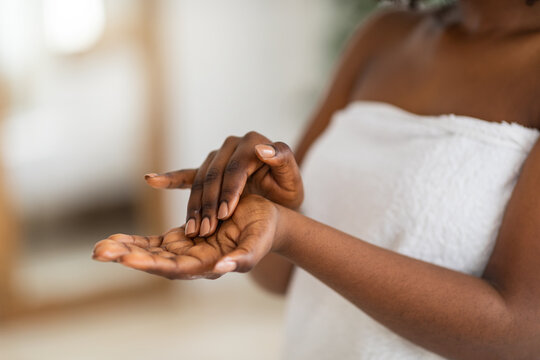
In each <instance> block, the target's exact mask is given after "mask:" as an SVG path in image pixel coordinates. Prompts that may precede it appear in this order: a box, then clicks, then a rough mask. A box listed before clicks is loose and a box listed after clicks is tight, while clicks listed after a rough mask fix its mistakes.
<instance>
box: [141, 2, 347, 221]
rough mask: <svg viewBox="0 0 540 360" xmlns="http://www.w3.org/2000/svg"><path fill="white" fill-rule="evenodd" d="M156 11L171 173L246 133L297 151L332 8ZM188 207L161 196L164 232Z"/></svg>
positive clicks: (323, 73)
mask: <svg viewBox="0 0 540 360" xmlns="http://www.w3.org/2000/svg"><path fill="white" fill-rule="evenodd" d="M162 11H163V23H162V29H161V31H162V34H163V35H162V39H161V40H162V45H161V46H162V51H163V57H164V59H165V62H166V64H165V73H166V74H167V78H166V81H167V83H166V86H167V94H168V95H167V97H168V98H167V103H168V108H167V117H168V119H167V120H168V121H167V123H168V129H167V131H166V133H167V135H166V136H167V162H166V163H167V164H168V168H169V169H176V168H184V167H197V166H198V165H200V163H202V161H203V160H204V158H205V157H206V155H207V154H208V153H209V152H210V151H211V150H213V149H215V148H218V147H219V146H220V145H221V143H222V142H223V140H224V139H225V138H226V136H228V135H243V134H244V133H246V132H247V131H249V130H256V131H258V132H260V133H262V134H264V135H266V136H267V137H269V138H270V139H271V140H273V141H285V142H287V143H289V144H291V145H294V144H295V143H296V141H297V139H298V137H299V134H300V132H301V129H302V128H303V126H304V124H305V121H306V120H307V118H308V116H309V114H310V112H311V111H312V110H313V108H314V106H315V104H316V102H317V100H318V97H319V96H320V94H321V93H322V92H323V90H324V84H325V83H326V81H327V76H328V68H329V66H328V63H329V56H328V48H329V39H330V36H331V35H332V31H331V27H332V21H333V20H334V16H335V11H336V10H335V8H334V5H333V4H332V2H331V1H325V0H274V1H262V0H255V1H254V0H227V1H223V0H205V1H201V0H182V1H175V0H166V1H164V2H163V8H162ZM150 170H154V169H150ZM157 170H158V171H161V170H165V169H157ZM186 204H187V193H176V194H174V195H173V194H170V195H169V194H167V209H168V212H167V213H168V218H167V222H168V225H169V226H171V227H172V226H178V225H179V224H181V223H182V224H183V221H184V218H185V207H186Z"/></svg>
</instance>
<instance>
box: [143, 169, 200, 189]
mask: <svg viewBox="0 0 540 360" xmlns="http://www.w3.org/2000/svg"><path fill="white" fill-rule="evenodd" d="M196 174H197V169H184V170H177V171H171V172H166V173H164V174H156V173H150V174H146V175H144V179H145V180H146V182H147V183H148V185H150V186H152V187H153V188H156V189H189V188H191V185H193V181H194V179H195V175H196Z"/></svg>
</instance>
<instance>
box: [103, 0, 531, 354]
mask: <svg viewBox="0 0 540 360" xmlns="http://www.w3.org/2000/svg"><path fill="white" fill-rule="evenodd" d="M539 69H540V6H539V4H536V6H533V7H529V6H527V5H525V4H524V3H523V2H521V1H511V0H489V1H488V0H463V1H461V2H459V3H458V4H457V5H454V6H453V7H451V8H449V9H446V10H444V11H438V12H432V13H411V12H405V11H392V12H387V13H383V14H379V15H378V16H375V17H374V18H372V19H371V20H370V21H368V23H367V24H365V25H364V26H363V28H362V29H360V30H359V32H358V33H357V34H356V36H355V38H354V39H353V40H352V42H351V46H350V47H349V48H348V50H347V51H346V53H345V55H344V57H343V59H342V61H341V64H340V66H339V67H338V71H337V73H336V77H335V79H334V81H333V83H332V85H331V87H330V91H329V92H328V95H327V97H326V99H325V101H324V102H323V103H322V105H321V107H320V109H319V111H318V112H317V114H316V115H315V116H314V118H313V120H312V122H311V123H310V126H309V128H308V130H307V132H306V136H305V137H304V139H303V141H302V142H301V144H300V147H299V148H298V151H297V154H296V155H297V160H298V162H300V161H301V160H302V158H303V157H304V155H305V153H306V151H307V149H308V148H309V146H310V145H311V144H312V143H313V141H314V140H315V139H316V138H317V137H318V136H319V135H320V134H321V133H322V132H323V131H324V129H325V128H326V126H327V125H328V123H329V121H330V118H331V115H332V114H333V113H334V112H335V111H336V110H339V109H341V108H343V107H345V106H346V105H347V104H348V103H349V102H351V101H354V100H358V99H361V100H375V101H382V102H388V103H391V104H394V105H397V106H400V107H402V108H404V109H405V110H408V111H411V112H415V113H418V114H430V115H431V114H433V115H435V114H443V113H456V114H460V115H468V116H473V117H477V118H480V119H484V120H486V121H495V122H498V121H503V120H505V121H510V122H516V123H519V124H521V125H524V126H528V127H532V128H540V101H538V99H537V95H538V94H540V71H539ZM250 136H251V138H252V139H251V140H253V137H254V135H253V134H252V135H250ZM249 141H250V140H249V139H247V138H245V139H242V140H240V143H242V144H245V143H247V142H249ZM240 143H239V144H240ZM263 143H267V142H263ZM270 145H272V146H273V145H274V144H272V143H270ZM237 148H238V147H237ZM242 149H243V150H242V156H241V157H242V159H245V160H243V161H244V164H247V165H244V167H243V168H240V169H239V167H238V166H236V169H235V171H240V172H242V173H243V174H244V178H245V181H247V182H249V181H253V179H252V178H250V177H248V176H247V175H246V174H247V169H248V168H249V166H250V165H249V164H252V163H253V162H255V163H257V161H260V163H258V164H259V165H260V168H261V169H262V168H265V169H266V171H267V172H268V173H269V174H271V175H272V179H273V180H275V182H276V184H277V185H278V187H279V186H280V184H281V185H282V186H281V187H285V184H288V185H289V186H290V184H295V185H294V186H295V187H294V186H293V188H287V190H288V191H287V194H291V191H292V193H296V194H300V193H301V192H300V191H299V190H300V185H299V183H298V182H297V181H296V180H297V179H296V172H295V171H296V170H295V169H296V168H297V166H296V164H297V163H296V162H294V161H292V156H291V154H290V153H288V152H286V151H285V152H280V151H279V150H278V149H277V147H276V154H278V155H277V156H276V159H278V158H279V159H281V160H280V161H277V160H276V162H275V163H274V164H273V166H272V165H269V164H266V163H263V162H262V161H261V159H260V158H259V159H258V160H257V159H254V158H253V156H255V158H257V157H258V156H259V155H257V153H256V150H255V147H254V146H253V147H251V149H250V147H249V146H244V147H242ZM220 151H221V150H220ZM272 158H273V157H272ZM249 159H251V160H249ZM251 166H252V165H251ZM275 167H279V173H280V174H281V177H279V176H273V174H277V172H278V170H274V168H275ZM286 168H289V169H290V171H285V169H286ZM227 169H228V170H227ZM203 170H204V169H203ZM233 170H234V169H233ZM233 170H231V168H228V167H227V166H225V170H223V173H227V172H229V173H230V172H233ZM195 173H196V172H195ZM190 174H191V175H190ZM286 174H290V177H289V178H287V177H286ZM190 176H191V179H192V180H191V181H193V178H194V176H195V175H194V173H193V172H191V173H190V172H188V171H184V172H176V173H174V174H170V175H165V176H153V177H150V178H149V183H150V184H152V185H154V186H156V187H163V186H164V184H165V181H166V179H167V180H171V179H172V180H173V182H176V183H182V184H184V185H183V186H185V184H188V183H189V179H190ZM295 179H296V180H295ZM208 183H209V184H212V182H211V181H209V182H208ZM538 184H540V145H539V144H536V145H535V146H534V148H533V149H532V151H531V153H530V154H529V156H528V159H527V160H526V162H525V164H524V166H523V169H522V172H521V175H520V178H519V180H518V182H517V185H516V187H515V189H514V192H513V194H512V197H511V199H510V201H509V203H508V206H507V209H506V212H505V215H504V218H503V222H502V225H501V228H500V232H499V235H498V238H497V242H496V246H495V249H494V251H493V253H492V255H491V258H490V261H489V263H488V265H487V267H486V269H485V271H484V274H483V275H482V277H480V278H477V277H473V276H469V275H466V274H462V273H459V272H455V271H451V270H448V269H445V268H442V267H439V266H435V265H433V264H429V263H426V262H422V261H418V260H415V259H412V258H409V257H405V256H402V255H399V254H397V253H394V252H391V251H388V250H386V249H382V248H380V247H377V246H374V245H371V244H369V243H367V242H364V241H363V240H361V239H358V238H354V237H352V236H350V235H347V234H344V233H341V232H340V231H338V230H336V229H333V228H331V227H329V226H326V225H323V224H320V223H317V222H315V221H313V220H311V219H308V218H306V217H305V216H303V215H301V214H299V213H297V212H295V211H294V210H291V209H290V208H287V207H286V206H287V205H288V204H291V203H293V204H296V203H295V202H294V201H292V202H291V201H290V198H287V199H286V201H284V202H283V204H284V205H286V206H282V205H279V204H278V203H279V202H280V197H279V196H278V195H276V194H278V191H274V192H272V191H268V190H269V188H268V187H264V186H259V187H258V188H257V187H254V189H255V190H253V192H255V193H256V192H257V191H260V193H259V195H263V196H270V197H271V196H273V197H274V198H273V199H272V200H273V202H272V201H269V200H267V199H265V198H262V197H259V196H257V195H249V194H248V193H249V192H250V191H249V189H248V191H243V194H244V197H243V198H242V199H241V200H239V202H238V205H237V207H229V209H228V214H227V216H225V217H223V218H224V219H225V221H223V222H222V224H221V226H219V227H217V226H216V229H217V235H210V236H208V235H209V234H207V237H206V240H202V241H201V240H196V242H195V243H193V242H192V245H191V246H192V247H197V246H199V243H201V244H202V243H204V242H212V241H214V240H212V239H213V238H214V237H216V238H219V236H220V235H219V234H220V231H225V230H221V229H222V228H228V227H231V226H232V225H228V224H229V223H230V222H234V224H235V226H236V227H235V228H236V229H237V232H235V233H229V238H228V239H229V241H232V243H234V244H235V245H234V246H236V247H233V248H232V250H231V252H224V253H219V254H217V255H216V253H215V252H212V251H209V252H208V253H207V254H205V253H204V252H198V250H197V249H195V250H191V251H194V252H195V253H197V254H198V256H201V257H202V258H206V259H207V260H205V261H200V262H199V263H200V268H197V267H196V266H195V267H193V268H190V271H189V272H187V273H186V272H184V273H183V272H182V271H181V270H175V271H176V273H174V274H176V275H175V276H172V277H173V278H182V277H183V276H184V277H185V276H186V274H188V275H196V276H206V277H209V278H215V277H217V276H220V275H222V274H224V273H226V272H229V271H246V270H250V269H251V268H253V271H252V274H253V275H254V277H255V278H256V279H257V280H258V282H260V283H261V284H262V285H263V286H266V287H267V288H268V289H271V290H273V291H276V292H282V291H284V290H285V289H286V286H287V283H288V279H289V275H290V271H291V269H292V265H291V263H294V264H295V265H297V266H300V267H302V268H304V269H306V270H307V271H309V272H310V273H311V274H313V275H314V276H316V277H317V278H318V279H320V280H321V281H323V282H324V283H326V284H327V285H329V286H330V287H332V288H333V289H334V290H336V291H337V292H338V293H340V294H341V295H343V296H344V297H346V298H347V299H349V300H350V301H351V302H352V303H354V304H355V305H356V306H358V307H359V308H360V309H362V310H363V311H365V312H366V313H368V314H369V315H370V316H372V317H373V318H374V319H376V320H377V321H379V322H381V323H382V324H384V325H385V326H387V327H388V328H390V329H391V330H393V331H394V332H396V333H398V334H400V335H401V336H403V337H405V338H407V339H409V340H410V341H412V342H414V343H416V344H418V345H420V346H422V347H425V348H426V349H429V350H431V351H433V352H435V353H438V354H440V355H442V356H445V357H448V358H452V359H536V358H538V354H539V353H540V305H539V300H538V299H540V261H538V259H540V241H539V240H540V220H539V219H540V195H539V192H538ZM241 188H242V189H244V184H241ZM202 191H203V193H204V191H206V190H205V185H203V187H202ZM264 192H266V194H264ZM240 195H241V194H240V193H237V194H236V196H240ZM215 198H216V199H215V201H213V202H212V203H215V204H219V202H218V201H219V200H220V199H219V196H215ZM284 199H285V198H284ZM296 199H297V200H299V201H301V198H300V196H299V195H298V197H296ZM235 201H237V200H232V203H234V202H235ZM217 206H218V205H216V208H217ZM290 207H294V206H290ZM216 212H219V211H217V210H216ZM235 216H237V217H238V219H237V221H235ZM209 221H210V220H209ZM216 222H217V220H216ZM210 232H211V231H210ZM243 234H244V235H243ZM193 235H196V234H195V233H194V234H193ZM248 235H249V236H248ZM248 238H249V239H250V241H249V242H248V241H247V240H246V239H248ZM182 239H183V240H182V241H185V242H187V241H188V237H184V238H182ZM197 239H199V238H197ZM255 239H258V241H255ZM116 241H117V240H115V239H109V240H107V243H101V245H100V246H98V247H97V248H96V255H95V256H96V257H97V258H100V256H101V255H102V254H104V253H107V251H109V255H111V254H112V255H111V256H109V257H107V258H106V259H104V258H100V259H102V260H112V261H120V262H122V263H124V264H125V265H128V266H131V267H134V268H139V269H141V265H140V263H138V265H136V266H135V264H134V263H130V261H129V256H127V257H126V255H128V254H123V255H119V256H116V257H115V256H113V255H114V252H113V251H112V250H111V249H115V248H116V249H118V247H119V245H118V244H117V243H116ZM189 241H191V240H189ZM197 241H198V242H197ZM140 245H141V246H139V248H138V249H139V250H140V251H146V248H145V244H144V243H141V244H140ZM238 247H239V248H241V249H242V250H241V252H240V253H232V251H234V249H237V248H238ZM141 249H142V250H141ZM139 250H137V251H139ZM265 252H266V253H269V252H272V253H271V254H270V255H267V256H266V257H265V258H264V259H262V256H263V255H261V254H264V253H265ZM118 254H121V253H118ZM118 254H117V255H118ZM167 256H171V255H167ZM173 256H176V255H174V254H173ZM126 258H127V259H128V260H125V259H126ZM165 258H166V257H161V258H160V257H159V254H158V258H157V259H147V261H146V264H147V265H144V266H153V268H152V269H150V268H148V269H145V268H144V266H142V269H143V270H147V271H151V272H154V273H158V274H162V275H163V273H160V271H164V269H165V268H161V267H160V266H161V265H160V259H165ZM261 259H262V260H261ZM150 261H152V262H150ZM164 261H165V260H164ZM143 263H144V262H143ZM149 264H152V265H149ZM163 266H165V265H163ZM168 266H170V265H168ZM209 269H211V270H209ZM169 277H171V276H169ZM411 279H414V281H411Z"/></svg>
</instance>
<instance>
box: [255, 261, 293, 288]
mask: <svg viewBox="0 0 540 360" xmlns="http://www.w3.org/2000/svg"><path fill="white" fill-rule="evenodd" d="M293 267H294V266H293V264H292V263H291V262H290V261H289V260H287V259H285V258H283V257H282V256H280V255H278V254H273V253H270V254H268V255H266V256H265V257H264V259H263V260H262V261H260V262H259V263H258V264H257V266H255V268H253V270H251V271H250V272H249V274H250V275H251V278H252V279H253V280H254V281H255V282H256V283H257V284H258V285H259V286H261V287H262V288H263V289H265V290H267V291H269V292H271V293H274V294H278V295H284V294H285V293H286V292H287V287H288V285H289V280H290V277H291V274H292V270H293Z"/></svg>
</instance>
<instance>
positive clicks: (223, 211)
mask: <svg viewBox="0 0 540 360" xmlns="http://www.w3.org/2000/svg"><path fill="white" fill-rule="evenodd" d="M227 215H229V207H228V206H227V202H226V201H222V202H221V205H219V210H218V215H217V217H218V219H220V220H223V219H225V218H226V217H227Z"/></svg>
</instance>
